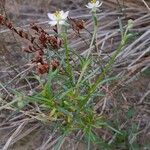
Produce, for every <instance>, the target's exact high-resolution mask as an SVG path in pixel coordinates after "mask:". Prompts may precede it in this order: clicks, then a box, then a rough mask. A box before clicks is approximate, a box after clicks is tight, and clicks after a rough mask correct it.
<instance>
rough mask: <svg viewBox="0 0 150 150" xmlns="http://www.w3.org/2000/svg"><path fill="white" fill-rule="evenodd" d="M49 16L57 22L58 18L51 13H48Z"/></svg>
mask: <svg viewBox="0 0 150 150" xmlns="http://www.w3.org/2000/svg"><path fill="white" fill-rule="evenodd" d="M47 15H48V18H49V19H51V20H56V16H55V15H54V14H51V13H47Z"/></svg>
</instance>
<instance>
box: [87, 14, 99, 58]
mask: <svg viewBox="0 0 150 150" xmlns="http://www.w3.org/2000/svg"><path fill="white" fill-rule="evenodd" d="M92 16H93V21H94V32H93V36H92V40H91V43H90V48H89V51H88V54H87V58H88V57H89V55H90V53H91V49H92V46H93V45H95V41H96V35H97V16H96V12H93V13H92Z"/></svg>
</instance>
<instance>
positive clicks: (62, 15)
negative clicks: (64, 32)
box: [60, 11, 69, 20]
mask: <svg viewBox="0 0 150 150" xmlns="http://www.w3.org/2000/svg"><path fill="white" fill-rule="evenodd" d="M60 13H61V12H60ZM68 14H69V11H66V12H65V13H64V12H63V13H61V18H62V19H64V20H66V19H67V17H68Z"/></svg>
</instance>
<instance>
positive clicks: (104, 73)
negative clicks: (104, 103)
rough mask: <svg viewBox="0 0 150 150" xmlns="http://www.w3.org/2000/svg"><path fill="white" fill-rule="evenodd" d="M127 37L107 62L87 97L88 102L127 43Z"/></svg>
mask: <svg viewBox="0 0 150 150" xmlns="http://www.w3.org/2000/svg"><path fill="white" fill-rule="evenodd" d="M124 39H125V38H123V39H122V41H121V42H120V44H119V46H118V48H117V50H116V52H115V53H114V54H113V56H112V57H111V58H110V60H109V62H108V63H107V64H106V66H105V68H104V69H103V72H102V73H101V75H100V76H99V77H98V79H97V80H96V83H94V84H93V85H92V87H91V89H90V91H89V93H88V95H87V97H86V98H85V102H87V101H88V100H89V98H90V97H91V95H92V94H93V92H94V91H95V90H96V89H97V86H98V85H99V84H100V83H101V81H102V80H103V79H104V77H105V75H106V73H107V72H108V70H109V69H110V67H111V66H112V64H113V63H114V61H115V58H116V56H117V55H118V54H119V53H120V51H121V50H122V48H123V46H124V45H125V41H124Z"/></svg>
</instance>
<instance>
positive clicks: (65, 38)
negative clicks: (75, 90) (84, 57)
mask: <svg viewBox="0 0 150 150" xmlns="http://www.w3.org/2000/svg"><path fill="white" fill-rule="evenodd" d="M62 36H63V41H64V48H65V55H66V68H67V73H68V75H69V77H70V79H71V81H73V73H72V66H71V64H70V48H69V47H68V40H67V34H66V32H63V33H62Z"/></svg>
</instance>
